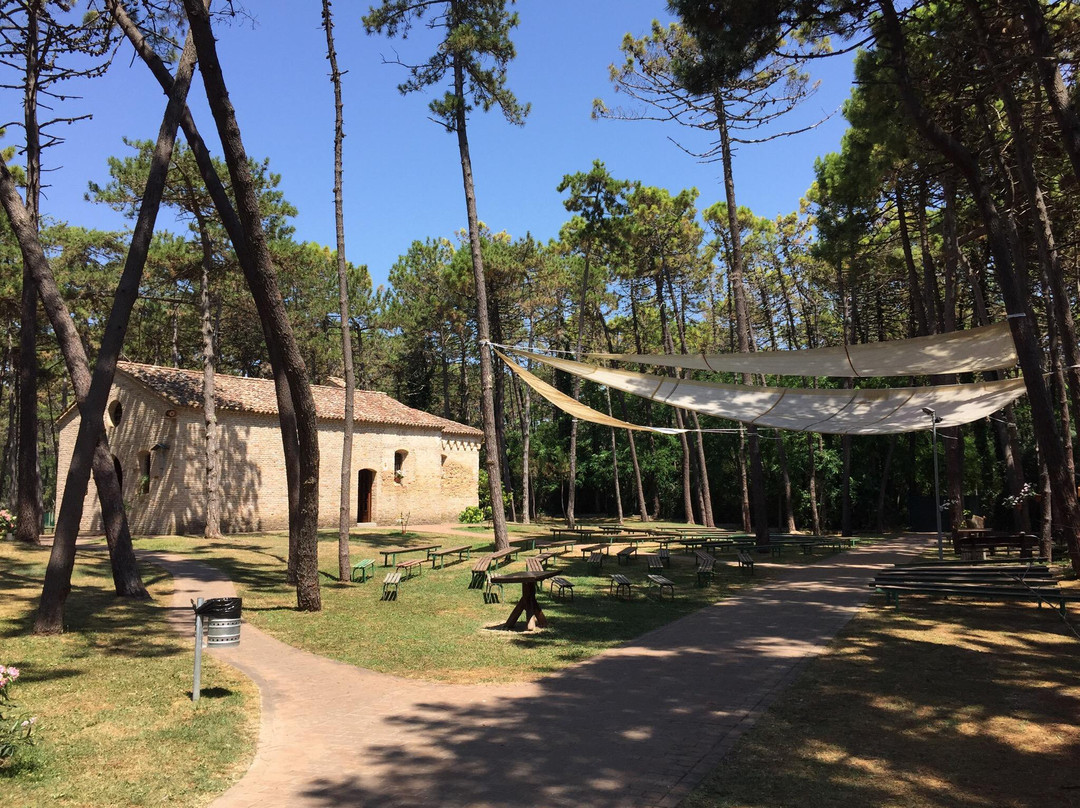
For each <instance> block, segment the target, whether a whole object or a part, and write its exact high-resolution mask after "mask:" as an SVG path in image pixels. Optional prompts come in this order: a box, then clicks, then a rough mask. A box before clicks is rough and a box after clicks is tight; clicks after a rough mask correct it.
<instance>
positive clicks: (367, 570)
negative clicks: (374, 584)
mask: <svg viewBox="0 0 1080 808" xmlns="http://www.w3.org/2000/svg"><path fill="white" fill-rule="evenodd" d="M357 573H359V574H360V583H363V582H364V581H366V580H367V579H368V578H373V577H374V576H375V559H374V558H365V559H363V560H362V561H357V562H356V563H355V564H353V565H352V575H351V576H350V578H351V579H352V580H353V581H355V580H356V575H357Z"/></svg>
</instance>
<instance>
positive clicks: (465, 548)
mask: <svg viewBox="0 0 1080 808" xmlns="http://www.w3.org/2000/svg"><path fill="white" fill-rule="evenodd" d="M454 553H457V557H458V561H462V560H464V559H463V557H464V558H471V557H472V545H471V544H462V545H460V546H458V547H447V548H446V549H445V550H428V553H427V557H428V558H429V559H430V560H431V568H432V569H435V559H436V558H437V559H439V569H442V568H443V563H444V562H445V561H446V557H447V556H448V555H453V554H454Z"/></svg>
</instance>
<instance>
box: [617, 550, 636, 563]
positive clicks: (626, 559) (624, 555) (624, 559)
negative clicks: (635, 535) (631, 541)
mask: <svg viewBox="0 0 1080 808" xmlns="http://www.w3.org/2000/svg"><path fill="white" fill-rule="evenodd" d="M635 555H637V547H633V546H631V547H624V548H622V549H621V550H619V552H617V553H616V554H615V556H616V558H618V560H619V564H620V565H621V566H629V565H630V559H631V558H633V557H634V556H635Z"/></svg>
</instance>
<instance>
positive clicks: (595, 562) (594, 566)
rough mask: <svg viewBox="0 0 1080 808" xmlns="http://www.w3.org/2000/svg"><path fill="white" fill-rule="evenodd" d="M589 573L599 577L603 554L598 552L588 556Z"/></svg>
mask: <svg viewBox="0 0 1080 808" xmlns="http://www.w3.org/2000/svg"><path fill="white" fill-rule="evenodd" d="M588 563H589V572H591V573H592V574H593V575H599V574H600V570H602V569H603V568H604V553H601V552H600V551H599V550H597V551H596V552H594V553H593V554H592V555H590V556H589V562H588Z"/></svg>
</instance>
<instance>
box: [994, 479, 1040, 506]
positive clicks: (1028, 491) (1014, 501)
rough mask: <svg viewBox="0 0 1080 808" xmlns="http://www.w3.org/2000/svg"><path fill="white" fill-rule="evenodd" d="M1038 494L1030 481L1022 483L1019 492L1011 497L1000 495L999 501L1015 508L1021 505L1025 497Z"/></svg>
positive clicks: (1031, 497) (1029, 497)
mask: <svg viewBox="0 0 1080 808" xmlns="http://www.w3.org/2000/svg"><path fill="white" fill-rule="evenodd" d="M1038 495H1039V494H1038V492H1037V491H1036V490H1035V488H1034V487H1033V486H1032V485H1031V483H1024V485H1023V487H1022V488H1021V489H1020V493H1019V494H1016V495H1014V496H1011V497H1002V500H1001V501H1002V503H1003V504H1005V505H1008V506H1009V507H1010V508H1015V507H1017V506H1019V505H1023V504H1024V500H1025V499H1033V498H1034V497H1037V496H1038Z"/></svg>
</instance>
